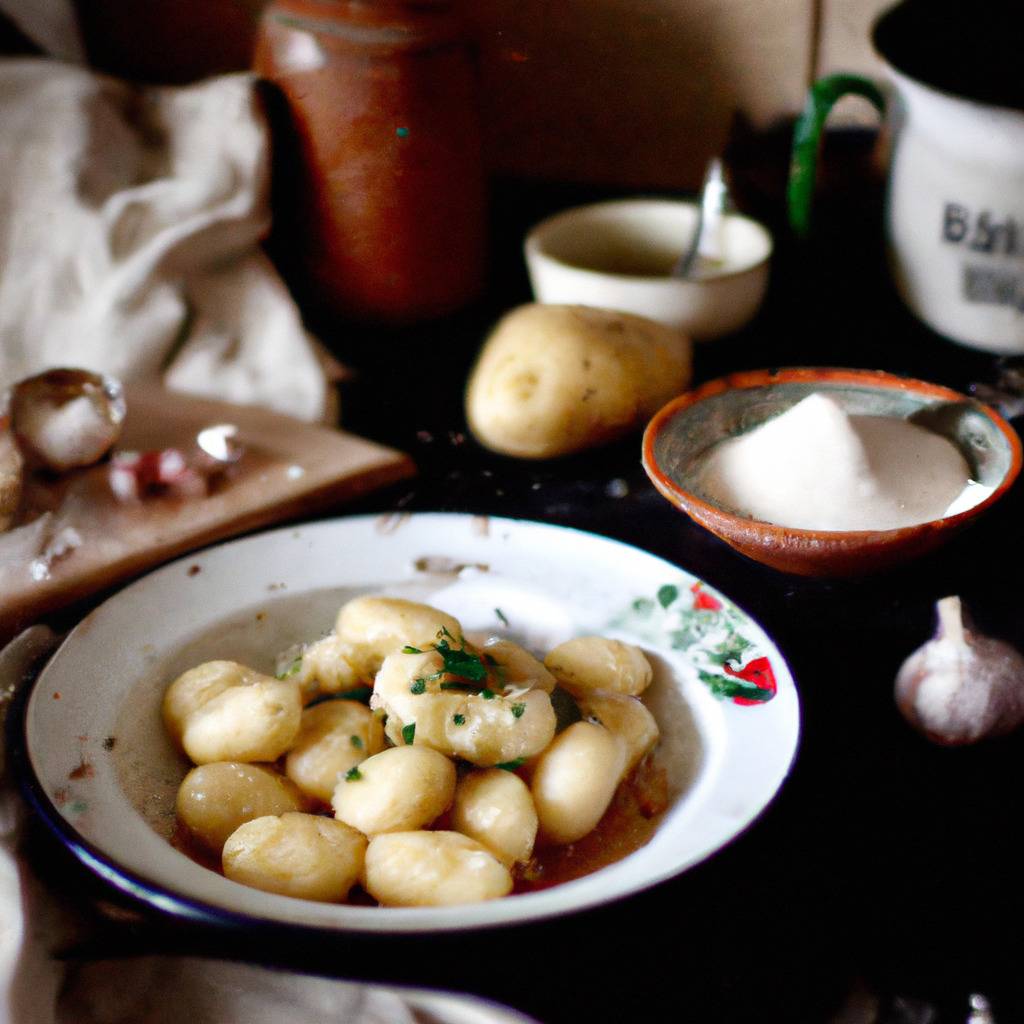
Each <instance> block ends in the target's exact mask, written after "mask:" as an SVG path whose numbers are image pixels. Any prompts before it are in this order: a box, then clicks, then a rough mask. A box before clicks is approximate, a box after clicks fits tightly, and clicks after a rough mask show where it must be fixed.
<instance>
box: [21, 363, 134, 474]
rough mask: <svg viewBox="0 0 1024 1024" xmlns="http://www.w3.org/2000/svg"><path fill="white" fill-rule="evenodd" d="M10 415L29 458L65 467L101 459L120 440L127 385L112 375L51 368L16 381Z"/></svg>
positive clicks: (43, 465) (50, 466) (36, 463)
mask: <svg viewBox="0 0 1024 1024" xmlns="http://www.w3.org/2000/svg"><path fill="white" fill-rule="evenodd" d="M10 417H11V429H12V431H13V433H14V438H15V440H16V441H17V443H18V447H19V448H20V449H21V452H22V454H23V455H24V456H25V460H26V462H27V463H28V464H29V465H30V466H32V467H36V468H43V469H48V470H51V471H52V472H55V473H66V472H67V471H68V470H72V469H79V468H81V467H84V466H91V465H92V464H93V463H95V462H99V460H100V459H102V458H103V456H104V455H106V454H107V452H109V451H110V449H111V448H112V447H113V446H114V445H115V444H116V443H117V439H118V438H119V437H120V436H121V425H122V423H123V422H124V417H125V400H124V390H123V389H122V387H121V383H120V381H118V380H117V379H115V378H114V377H109V376H105V375H101V374H98V373H92V372H91V371H89V370H77V369H70V368H67V367H61V368H58V369H53V370H47V371H46V372H45V373H40V374H38V375H36V376H35V377H28V378H26V379H25V380H23V381H21V382H20V383H18V384H17V385H15V387H14V390H13V391H12V392H11V402H10ZM62 419H63V422H62Z"/></svg>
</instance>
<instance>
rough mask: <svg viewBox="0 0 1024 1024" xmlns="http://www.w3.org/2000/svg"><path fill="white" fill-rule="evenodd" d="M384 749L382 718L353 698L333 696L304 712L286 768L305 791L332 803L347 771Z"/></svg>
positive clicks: (287, 758)
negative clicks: (343, 698)
mask: <svg viewBox="0 0 1024 1024" xmlns="http://www.w3.org/2000/svg"><path fill="white" fill-rule="evenodd" d="M383 749H384V727H383V726H382V725H381V721H380V718H379V717H377V716H376V715H374V714H373V713H372V712H371V711H370V710H369V709H368V708H367V707H365V706H364V705H362V704H359V703H358V702H356V701H354V700H330V701H325V702H324V703H323V704H315V705H314V706H313V707H310V708H306V710H305V711H303V712H302V719H301V721H300V724H299V733H298V735H297V736H296V738H295V744H294V745H293V746H292V748H291V750H289V751H288V755H287V757H286V758H285V762H284V771H285V774H286V775H287V776H288V778H289V779H291V780H292V782H294V783H295V785H296V786H298V787H299V789H301V790H302V792H303V793H306V794H308V795H309V796H312V797H316V799H318V800H320V801H322V802H323V803H330V801H331V797H332V796H333V795H334V789H335V787H336V786H337V785H338V783H339V782H340V781H341V780H342V779H343V778H344V777H345V775H346V773H347V772H348V771H349V770H350V769H351V768H354V767H355V766H356V765H357V764H360V763H361V762H362V761H364V760H366V758H368V757H370V756H371V755H373V754H378V753H380V752H381V751H382V750H383Z"/></svg>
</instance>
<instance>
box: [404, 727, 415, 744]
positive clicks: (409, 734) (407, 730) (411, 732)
mask: <svg viewBox="0 0 1024 1024" xmlns="http://www.w3.org/2000/svg"><path fill="white" fill-rule="evenodd" d="M415 738H416V723H415V722H410V723H409V724H408V725H403V726H402V739H403V740H404V741H405V744H406V746H412V741H413V740H414V739H415Z"/></svg>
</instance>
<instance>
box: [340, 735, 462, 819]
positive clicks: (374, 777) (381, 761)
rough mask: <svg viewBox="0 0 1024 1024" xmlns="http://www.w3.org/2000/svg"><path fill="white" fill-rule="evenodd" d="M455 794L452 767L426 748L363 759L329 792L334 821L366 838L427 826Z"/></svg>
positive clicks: (396, 750)
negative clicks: (364, 835)
mask: <svg viewBox="0 0 1024 1024" xmlns="http://www.w3.org/2000/svg"><path fill="white" fill-rule="evenodd" d="M454 795H455V765H453V764H452V763H451V761H449V760H448V758H447V757H445V756H444V754H439V753H438V752H437V751H436V750H431V749H430V748H429V747H391V748H390V749H389V750H383V751H381V752H380V753H379V754H374V755H373V757H368V758H367V759H366V760H365V761H363V763H362V764H361V765H359V766H358V767H357V768H355V769H353V770H352V771H351V772H350V773H349V774H348V775H346V777H345V778H344V779H342V781H341V782H339V783H338V786H337V788H336V789H335V790H334V798H333V800H332V801H331V802H332V804H333V805H334V813H335V816H336V817H337V818H338V819H339V820H340V821H343V822H345V824H346V825H351V826H352V827H353V828H357V829H359V831H360V832H363V833H365V834H366V835H375V834H376V833H378V832H403V831H408V830H410V829H418V828H422V827H423V826H424V825H429V824H430V822H432V821H433V820H434V819H435V818H436V817H438V815H440V814H441V813H442V812H443V811H446V810H447V809H448V808H449V807H450V806H451V802H452V797H453V796H454Z"/></svg>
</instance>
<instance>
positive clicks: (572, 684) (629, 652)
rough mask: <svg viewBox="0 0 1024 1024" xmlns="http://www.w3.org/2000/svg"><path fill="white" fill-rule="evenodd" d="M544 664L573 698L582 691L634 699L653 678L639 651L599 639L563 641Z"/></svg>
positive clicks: (627, 645) (617, 642) (629, 646)
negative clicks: (610, 693) (613, 694)
mask: <svg viewBox="0 0 1024 1024" xmlns="http://www.w3.org/2000/svg"><path fill="white" fill-rule="evenodd" d="M544 664H545V665H546V666H547V667H548V669H550V670H551V672H552V674H553V675H554V677H555V678H556V679H557V680H558V682H559V683H560V684H561V685H562V686H564V687H565V689H567V690H568V691H569V692H570V693H572V694H574V695H577V694H580V693H583V692H585V691H586V690H613V691H615V692H617V693H627V694H629V695H630V696H632V697H636V696H638V695H639V694H641V693H643V692H644V690H646V689H647V687H648V686H650V685H651V679H652V677H653V675H654V673H653V671H652V669H651V663H650V662H649V661H648V660H647V658H646V656H645V655H644V652H643V651H641V650H640V648H639V647H634V646H633V644H627V643H623V642H622V641H621V640H609V639H607V638H606V637H603V636H581V637H577V638H576V639H575V640H567V641H566V642H565V643H564V644H559V645H558V646H557V647H556V648H555V649H554V650H553V651H551V653H550V654H548V656H547V657H546V658H545V659H544Z"/></svg>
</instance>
